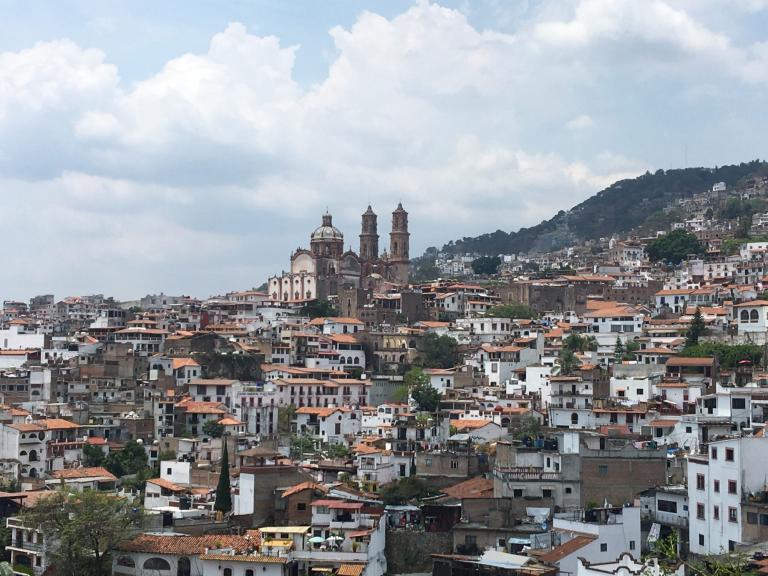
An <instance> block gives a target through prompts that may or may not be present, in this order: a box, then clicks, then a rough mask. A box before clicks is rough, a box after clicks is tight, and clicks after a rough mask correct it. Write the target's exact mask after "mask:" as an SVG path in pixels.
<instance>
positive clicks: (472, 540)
mask: <svg viewBox="0 0 768 576" xmlns="http://www.w3.org/2000/svg"><path fill="white" fill-rule="evenodd" d="M464 544H466V545H467V546H475V545H477V536H475V535H473V534H467V535H465V536H464Z"/></svg>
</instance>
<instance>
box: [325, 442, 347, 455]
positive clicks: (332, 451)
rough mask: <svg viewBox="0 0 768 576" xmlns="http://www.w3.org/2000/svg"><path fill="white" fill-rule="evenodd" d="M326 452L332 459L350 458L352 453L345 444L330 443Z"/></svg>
mask: <svg viewBox="0 0 768 576" xmlns="http://www.w3.org/2000/svg"><path fill="white" fill-rule="evenodd" d="M325 453H326V454H327V455H328V458H331V459H337V458H348V457H349V454H350V452H349V447H348V446H346V445H345V444H328V446H327V447H326V448H325Z"/></svg>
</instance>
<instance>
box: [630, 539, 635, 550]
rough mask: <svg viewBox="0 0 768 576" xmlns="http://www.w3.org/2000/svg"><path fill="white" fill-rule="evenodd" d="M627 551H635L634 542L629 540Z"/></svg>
mask: <svg viewBox="0 0 768 576" xmlns="http://www.w3.org/2000/svg"><path fill="white" fill-rule="evenodd" d="M629 549H630V550H634V549H635V541H634V540H630V541H629Z"/></svg>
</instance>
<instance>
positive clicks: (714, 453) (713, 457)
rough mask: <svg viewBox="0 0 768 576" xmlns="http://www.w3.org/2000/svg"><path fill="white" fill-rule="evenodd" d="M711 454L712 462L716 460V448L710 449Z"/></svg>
mask: <svg viewBox="0 0 768 576" xmlns="http://www.w3.org/2000/svg"><path fill="white" fill-rule="evenodd" d="M711 454H712V460H717V448H716V447H713V448H712V451H711Z"/></svg>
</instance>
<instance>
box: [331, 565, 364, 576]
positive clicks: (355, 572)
mask: <svg viewBox="0 0 768 576" xmlns="http://www.w3.org/2000/svg"><path fill="white" fill-rule="evenodd" d="M363 570H365V564H342V565H341V566H339V569H338V570H337V571H336V576H360V575H361V574H362V573H363Z"/></svg>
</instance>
